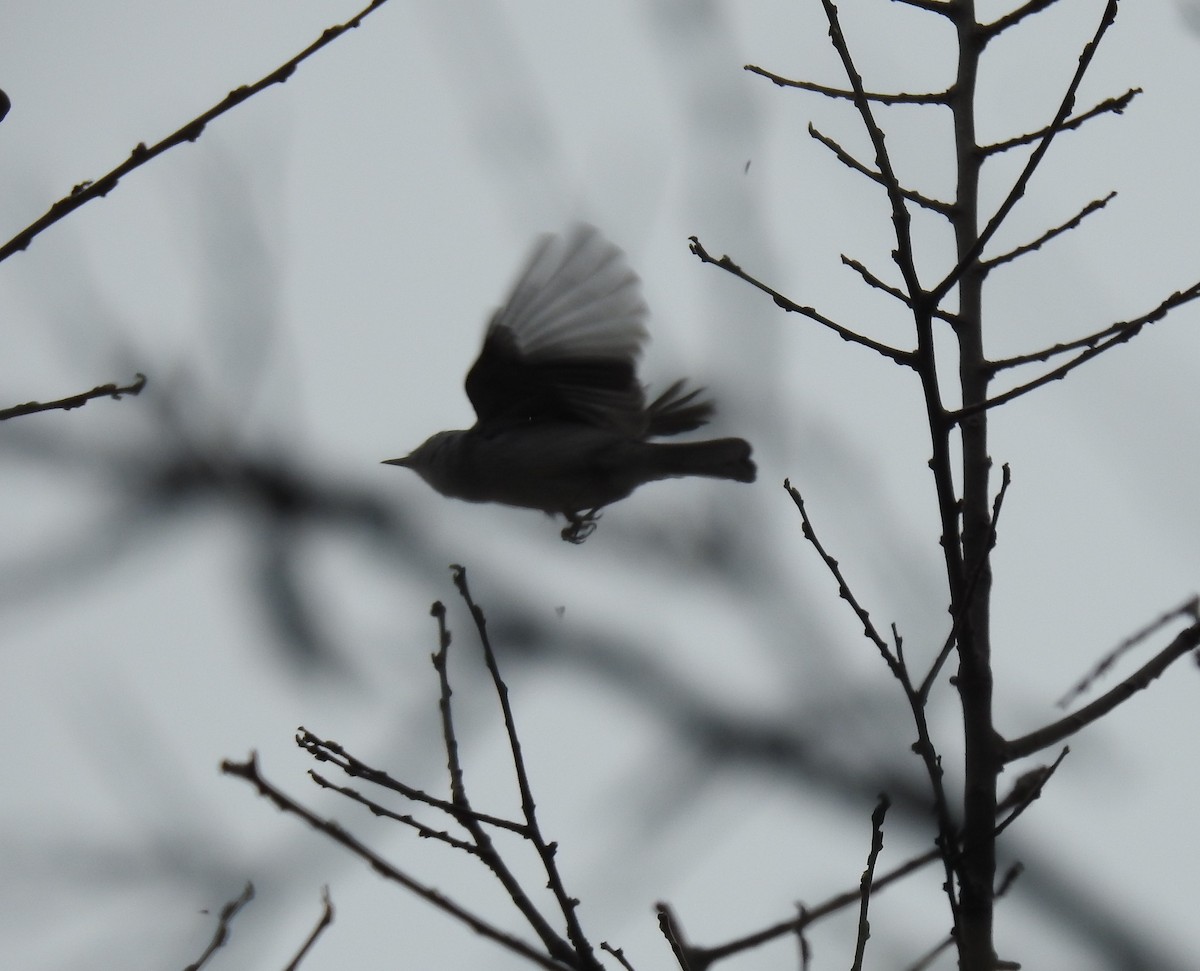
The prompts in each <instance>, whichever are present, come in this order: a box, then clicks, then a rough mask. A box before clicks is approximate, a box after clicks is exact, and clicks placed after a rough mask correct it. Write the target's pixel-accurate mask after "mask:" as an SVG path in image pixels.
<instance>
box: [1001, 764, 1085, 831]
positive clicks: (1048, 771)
mask: <svg viewBox="0 0 1200 971" xmlns="http://www.w3.org/2000/svg"><path fill="white" fill-rule="evenodd" d="M1070 751H1071V749H1070V747H1069V746H1066V745H1064V746H1063V750H1062V751H1061V752H1059V753H1058V758H1056V759H1055V760H1054V761H1053V762H1051V763H1050V764H1049V765H1039V766H1038V767H1037V768H1034V769H1030V770H1029V771H1028V772H1026V773H1024V774H1023V775H1022V776H1020V777H1019V778H1018V779H1017V781H1016V782H1014V783H1013V787H1012V790H1011V791H1010V792H1009V794H1008V795H1007V796H1005V797H1004V798H1003V799H1002V800H1001V801H1000V802H999V803H998V804H997V806H996V812H997V814H999V813H1002V812H1006V811H1007V810H1009V809H1011V810H1012V812H1011V813H1009V814H1008V816H1006V817H1005V818H1004V820H1003V821H1002V822H1000V823H999V824H997V826H996V835H997V836H999V835H1000V834H1001V833H1003V832H1004V831H1005V830H1006V829H1008V827H1009V826H1011V825H1012V824H1013V822H1015V821H1016V819H1017V818H1018V817H1019V816H1020V815H1021V814H1022V813H1024V812H1025V810H1026V809H1028V808H1029V807H1030V806H1031V805H1032V804H1033V801H1034V800H1035V799H1037V798H1038V797H1040V796H1041V794H1042V790H1043V789H1045V788H1046V783H1047V782H1049V781H1050V777H1051V776H1053V775H1054V773H1055V772H1057V771H1058V767H1059V766H1060V765H1062V761H1063V759H1065V758H1066V757H1067V755H1068V754H1069V753H1070Z"/></svg>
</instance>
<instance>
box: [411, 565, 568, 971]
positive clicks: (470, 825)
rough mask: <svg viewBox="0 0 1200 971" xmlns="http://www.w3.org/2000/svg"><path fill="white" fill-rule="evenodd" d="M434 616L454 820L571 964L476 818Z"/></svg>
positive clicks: (555, 952)
mask: <svg viewBox="0 0 1200 971" xmlns="http://www.w3.org/2000/svg"><path fill="white" fill-rule="evenodd" d="M451 569H452V570H458V569H461V567H452V568H451ZM431 613H432V614H433V616H434V617H435V618H436V619H437V622H438V632H439V637H438V640H439V648H438V651H437V653H436V654H434V655H433V666H434V668H435V670H436V671H437V674H438V684H439V686H440V698H439V701H438V707H439V710H440V711H441V715H442V740H443V744H444V745H445V747H446V758H447V766H448V768H449V771H450V797H451V801H452V802H453V803H454V805H455V807H456V808H457V809H459V810H463V811H465V814H463V815H458V814H456V816H455V818H456V819H457V820H458V822H459V824H460V825H461V826H462V827H463V828H464V829H465V830H466V831H467V832H468V833H470V834H471V839H472V840H473V841H474V843H475V855H476V856H477V857H478V858H479V859H480V860H481V861H482V862H483V863H484V865H485V866H487V868H488V869H489V870H491V871H492V874H493V875H494V876H495V877H496V879H497V880H498V881H499V882H500V885H501V886H502V887H504V890H505V892H506V893H507V894H508V896H509V898H510V899H511V900H512V902H513V904H514V906H516V908H517V910H519V911H520V912H521V916H522V917H524V918H525V921H526V923H528V924H529V926H530V928H532V930H533V932H534V933H535V934H537V936H538V938H539V939H540V940H541V942H542V946H543V947H545V948H546V952H547V953H548V954H549V955H550V956H552V957H554V958H556V959H558V960H560V961H568V962H569V961H571V960H572V959H573V958H574V957H575V955H574V952H573V951H572V949H571V946H570V945H569V944H568V943H567V942H566V941H565V940H563V939H562V937H560V936H559V934H558V933H557V932H556V931H555V930H554V928H553V927H551V926H550V922H549V921H548V920H546V918H545V917H544V916H543V915H542V913H541V911H539V910H538V908H537V905H536V904H534V902H533V901H532V900H531V899H530V898H529V894H528V893H526V892H525V888H524V887H523V886H521V881H520V880H518V879H517V876H516V874H514V873H513V872H512V869H511V868H510V867H509V865H508V863H507V862H506V861H505V859H504V857H503V856H502V855H501V853H500V851H499V850H497V849H496V845H495V843H494V842H493V841H492V837H491V835H490V834H489V833H488V831H487V830H485V829H484V828H483V826H482V825H481V824H480V823H479V822H478V820H477V819H476V818H475V817H474V815H473V813H474V811H473V810H472V808H471V801H470V799H469V797H468V796H467V787H466V776H465V775H464V773H463V768H462V762H461V760H460V759H459V757H458V737H457V734H456V732H455V728H454V718H453V710H452V707H451V704H450V697H451V694H452V692H451V690H450V676H449V672H448V670H447V664H446V662H447V651H448V650H449V647H450V632H449V631H448V630H447V628H446V608H445V607H444V606H443V605H442V604H441V602H437V603H435V604H434V605H433V609H432V611H431ZM521 835H522V836H523V837H524V838H525V839H531V835H530V832H529V827H528V825H526V827H524V829H523V830H522V833H521Z"/></svg>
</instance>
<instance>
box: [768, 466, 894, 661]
mask: <svg viewBox="0 0 1200 971" xmlns="http://www.w3.org/2000/svg"><path fill="white" fill-rule="evenodd" d="M783 487H784V488H785V489H786V490H787V492H788V495H789V496H791V497H792V502H794V503H795V504H796V508H797V509H798V510H799V511H800V523H801V525H800V528H801V530H802V531H803V533H804V538H805V539H806V540H808V541H809V542H810V543H811V544H812V546H813V549H815V550H816V551H817V555H818V556H820V557H821V560H822V561H823V562H824V564H825V566H826V568H827V569H828V570H829V572H830V573H831V574H832V575H833V579H834V580H835V581H837V586H838V596H839V597H841V598H842V599H843V600H844V601H846V603H848V604H849V605H850V609H851V610H853V611H854V614H855V616H856V617H857V618H858V622H859V623H860V624H861V625H862V629H863V636H864V637H866V638H867V640H869V641H870V642H871V643H872V644H874V645H875V646H876V647H877V648H878V649H879V653H880V654H881V655H883V659H884V661H886V662H887V666H888V667H889V668H891V669H892V672H893V673H894V674H896V675H897V677H899V676H900V670H901V665H900V659H899V658H898V657H897V656H896V655H895V654H893V653H892V650H891V648H889V647H888V645H887V641H885V640H884V639H883V637H882V635H881V634H880V633H879V630H878V628H876V626H875V622H874V621H873V620H871V615H870V614H869V613H868V612H867V609H866V608H865V607H864V606H863V605H862V604H860V603H859V602H858V598H857V597H855V596H854V591H853V590H851V589H850V584H848V583H847V582H846V578H845V576H844V575H843V574H842V568H841V566H839V565H838V561H837V560H835V559H834V558H833V557H832V556H830V555H829V553H828V552H827V551H826V550H825V547H824V546H823V545H822V543H821V541H820V540H819V539H818V538H817V534H816V532H815V531H814V530H813V525H812V520H811V519H809V518H808V510H807V509H805V507H804V497H803V496H801V495H800V490H799V489H797V488H796V487H795V486H793V485H792V482H791V479H784V480H783Z"/></svg>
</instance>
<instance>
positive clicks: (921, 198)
mask: <svg viewBox="0 0 1200 971" xmlns="http://www.w3.org/2000/svg"><path fill="white" fill-rule="evenodd" d="M808 133H809V134H810V135H811V136H812V137H813V138H815V139H816V140H817V141H818V142H820V143H821V144H822V145H824V146H825V147H826V148H828V149H829V150H830V151H831V152H833V154H834V155H835V156H836V157H837V159H838V161H840V162H841V163H842V164H843V165H845V166H847V167H848V168H851V169H853V170H854V171H855V172H858V173H860V174H861V175H865V176H866V177H867V178H868V179H870V180H871V181H872V182H877V183H879V185H882V186H884V187H888V182H887V177H886V176H885V175H884V174H883V173H882V172H876V171H874V170H872V169H869V168H867V166H866V165H864V164H863V163H862V162H860V161H859V160H858V159H856V158H855V157H854V156H853V155H851V154H850V153H849V152H848V151H846V149H844V148H843V147H842V146H841V145H839V144H838V143H837V142H836V141H834V140H833V139H832V138H830V137H829V136H828V135H826V134H824V133H823V132H822V131H820V130H819V129H818V128H817V127H816V126H815V125H813V124H811V123H810V124H809V126H808ZM895 189H896V191H898V192H899V193H900V195H901V196H903V197H904V198H905V199H908V200H909V201H910V202H915V203H916V204H917V205H918V206H920V207H921V208H922V209H928V210H930V211H931V212H936V213H938V214H939V215H942V216H946V217H949V215H950V213H951V211H952V210H953V208H954V207H953V206H952V205H951V204H950V203H948V202H942V201H941V200H940V199H934V198H933V197H932V196H927V195H923V194H922V193H920V192H917V190H916V189H906V188H904V187H903V186H900V185H897V186H895Z"/></svg>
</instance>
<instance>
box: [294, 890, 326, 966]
mask: <svg viewBox="0 0 1200 971" xmlns="http://www.w3.org/2000/svg"><path fill="white" fill-rule="evenodd" d="M321 900H322V901H324V904H325V906H324V908H323V909H322V911H321V916H320V918H319V919H318V920H317V926H316V927H314V928H313V929H312V933H311V934H309V935H308V940H306V941H305V942H304V944H303V945H302V946H301V947H300V950H299V951H298V952H297V953H296V956H295V957H294V958H292V961H291V963H290V964H289V965H288V966H287V967H286V968H284V971H296V969H297V968H298V967H300V962H301V961H303V960H304V957H305V955H306V954H308V952H309V951H311V950H312V946H313V945H314V944H316V943H317V938H318V937H320V936H321V935H322V934H323V933H325V928H326V927H328V926H329V925H330V924H332V923H333V901H332V900H330V899H329V888H328V887H322V888H321Z"/></svg>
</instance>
